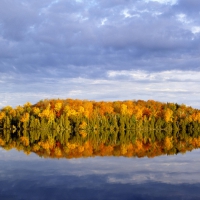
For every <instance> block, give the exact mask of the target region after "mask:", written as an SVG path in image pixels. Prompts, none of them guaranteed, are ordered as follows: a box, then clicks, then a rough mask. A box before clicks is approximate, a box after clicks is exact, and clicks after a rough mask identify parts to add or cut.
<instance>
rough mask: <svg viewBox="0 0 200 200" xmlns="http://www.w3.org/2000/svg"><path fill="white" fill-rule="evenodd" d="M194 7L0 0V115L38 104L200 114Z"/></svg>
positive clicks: (131, 1)
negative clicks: (146, 107)
mask: <svg viewBox="0 0 200 200" xmlns="http://www.w3.org/2000/svg"><path fill="white" fill-rule="evenodd" d="M199 79H200V1H199V0H109V1H108V0H42V1H34V0H1V1H0V107H3V106H6V105H11V106H16V105H19V104H22V105H23V104H24V103H25V102H27V101H30V102H31V103H36V102H37V101H39V100H40V99H45V98H79V99H90V100H106V101H108V100H126V99H136V100H137V99H143V100H148V99H154V100H157V101H162V102H177V103H180V104H181V103H184V104H186V105H191V106H193V107H197V108H200V92H199V91H200V85H199V81H200V80H199Z"/></svg>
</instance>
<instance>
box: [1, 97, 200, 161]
mask: <svg viewBox="0 0 200 200" xmlns="http://www.w3.org/2000/svg"><path fill="white" fill-rule="evenodd" d="M0 146H1V147H2V148H4V149H6V150H9V149H12V148H15V149H17V150H23V151H24V152H25V153H27V154H30V153H31V152H34V153H36V154H38V155H39V156H42V157H51V158H63V157H65V158H74V157H88V156H128V157H144V156H148V157H154V156H158V155H163V154H168V155H170V154H177V153H180V152H181V153H184V152H186V151H188V150H190V151H191V150H192V149H194V148H199V147H200V110H198V109H194V108H192V107H189V106H186V105H183V104H182V105H178V104H176V103H161V102H156V101H153V100H149V101H143V100H138V101H135V100H133V101H131V100H129V101H113V102H105V101H100V102H96V101H88V100H78V99H74V100H73V99H65V100H62V99H50V100H48V99H46V100H41V101H39V102H38V103H36V104H34V105H31V103H29V102H27V103H26V104H24V105H23V106H17V107H16V108H12V107H11V106H6V107H4V108H2V109H1V111H0Z"/></svg>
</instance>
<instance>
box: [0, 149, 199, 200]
mask: <svg viewBox="0 0 200 200" xmlns="http://www.w3.org/2000/svg"><path fill="white" fill-rule="evenodd" d="M199 177H200V150H193V151H192V152H187V153H186V154H178V155H174V156H159V157H155V158H146V157H144V158H125V157H92V158H78V159H50V158H47V159H45V158H40V157H38V156H37V155H35V154H34V153H31V154H30V155H29V156H27V155H25V154H24V153H23V152H18V151H16V150H14V149H12V150H10V151H6V150H4V149H2V148H1V149H0V199H1V200H4V199H17V200H18V199H20V200H23V199H25V200H27V199H30V200H33V199H36V200H40V199H50V200H51V199H70V200H71V199H87V200H88V199H106V200H107V199H131V200H132V199H200V178H199Z"/></svg>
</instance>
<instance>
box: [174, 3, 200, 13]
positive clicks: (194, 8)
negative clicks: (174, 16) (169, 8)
mask: <svg viewBox="0 0 200 200" xmlns="http://www.w3.org/2000/svg"><path fill="white" fill-rule="evenodd" d="M175 7H177V8H178V9H179V10H182V11H185V12H188V13H197V14H199V8H200V1H197V0H179V1H178V4H177V5H175Z"/></svg>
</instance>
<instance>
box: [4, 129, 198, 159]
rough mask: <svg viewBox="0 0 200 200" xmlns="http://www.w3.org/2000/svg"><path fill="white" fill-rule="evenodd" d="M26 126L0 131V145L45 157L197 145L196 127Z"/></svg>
mask: <svg viewBox="0 0 200 200" xmlns="http://www.w3.org/2000/svg"><path fill="white" fill-rule="evenodd" d="M167 130H168V131H163V130H160V131H159V129H156V130H154V129H150V130H144V131H141V130H136V129H134V130H124V129H121V130H115V129H111V130H100V129H94V130H90V131H86V130H78V131H70V130H58V129H57V130H55V129H54V130H50V129H42V130H26V129H24V130H23V131H15V132H11V131H10V130H8V129H2V130H1V131H0V146H1V147H2V148H4V149H6V150H10V149H12V148H15V149H17V150H19V151H21V150H23V151H24V152H25V153H26V154H30V153H31V152H34V153H36V154H37V155H39V156H41V157H48V158H80V157H91V156H125V157H145V156H147V157H150V158H151V157H155V156H159V155H164V154H167V155H174V154H178V153H185V152H186V151H191V150H193V149H195V148H199V147H200V134H199V132H198V130H192V131H190V132H188V131H187V132H186V131H185V130H184V129H182V130H181V131H178V130H175V129H171V128H169V129H167Z"/></svg>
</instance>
